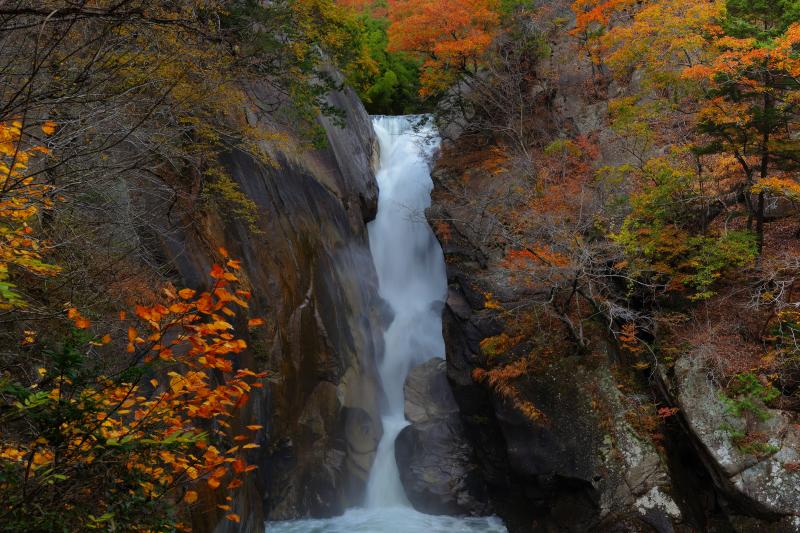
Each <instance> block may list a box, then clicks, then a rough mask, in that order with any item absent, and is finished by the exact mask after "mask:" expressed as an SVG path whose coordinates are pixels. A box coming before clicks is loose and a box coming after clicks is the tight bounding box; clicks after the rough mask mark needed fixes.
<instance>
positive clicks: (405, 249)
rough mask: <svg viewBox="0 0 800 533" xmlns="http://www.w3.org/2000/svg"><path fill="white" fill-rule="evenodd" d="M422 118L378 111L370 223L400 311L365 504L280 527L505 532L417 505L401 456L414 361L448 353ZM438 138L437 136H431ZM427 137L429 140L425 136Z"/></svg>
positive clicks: (383, 289) (381, 271)
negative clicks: (428, 216) (429, 216)
mask: <svg viewBox="0 0 800 533" xmlns="http://www.w3.org/2000/svg"><path fill="white" fill-rule="evenodd" d="M416 118H418V117H375V118H374V119H373V125H374V127H375V132H376V134H377V137H378V140H379V142H380V150H381V151H380V153H381V159H380V168H379V170H378V175H377V180H378V187H379V190H380V192H379V197H378V214H377V216H376V218H375V220H374V221H373V222H371V223H370V224H369V227H368V229H369V244H370V250H371V252H372V257H373V260H374V262H375V269H376V271H377V274H378V283H379V291H380V295H381V297H382V298H383V299H384V300H385V301H386V302H387V303H388V304H389V306H390V307H391V309H392V311H393V313H394V317H393V320H392V322H391V324H390V325H389V327H388V328H387V330H386V331H385V332H384V341H385V353H384V357H383V359H382V361H380V363H379V365H378V371H379V374H380V378H381V381H382V384H383V389H384V391H385V394H386V403H385V405H384V409H383V415H382V422H383V437H382V438H381V442H380V444H379V446H378V451H377V454H376V457H375V462H374V464H373V466H372V470H371V472H370V479H369V482H368V484H367V494H366V501H365V506H364V507H363V508H356V509H350V510H348V511H347V512H346V513H345V514H344V515H342V516H340V517H336V518H330V519H320V520H313V519H312V520H294V521H288V522H272V523H268V524H267V531H269V532H278V533H352V532H368V533H451V532H452V533H456V532H458V533H460V532H481V533H504V532H505V531H506V528H505V526H503V524H502V522H501V521H500V520H499V519H498V518H495V517H486V518H457V517H449V516H432V515H426V514H423V513H420V512H418V511H416V510H414V508H413V507H411V504H410V503H409V502H408V499H407V498H406V495H405V492H404V490H403V486H402V484H401V482H400V475H399V473H398V470H397V463H396V461H395V453H394V444H395V440H396V438H397V435H398V434H399V433H400V431H401V430H402V429H403V428H404V427H405V426H406V425H407V424H408V423H407V422H406V419H405V414H404V397H403V385H404V383H405V380H406V376H407V375H408V372H409V371H410V370H411V369H412V368H414V367H415V366H417V365H419V364H421V363H424V362H425V361H427V360H429V359H431V358H434V357H443V356H444V353H445V347H444V339H443V338H442V319H441V312H442V305H443V300H444V298H445V296H446V293H447V276H446V272H445V263H444V256H443V254H442V249H441V247H440V246H439V242H438V241H437V240H436V238H435V236H434V235H433V232H432V231H431V229H430V227H429V226H428V224H427V221H426V220H425V209H426V208H427V207H429V206H430V202H431V199H430V193H431V190H432V189H433V182H432V181H431V177H430V169H429V164H428V160H429V157H430V156H431V154H432V153H433V151H435V149H436V148H437V144H438V141H437V140H435V139H436V136H435V135H433V133H434V132H433V130H432V129H431V127H430V126H423V127H422V128H421V129H419V131H417V130H416V129H415V128H414V124H415V122H416ZM431 139H434V141H431ZM426 140H427V142H426Z"/></svg>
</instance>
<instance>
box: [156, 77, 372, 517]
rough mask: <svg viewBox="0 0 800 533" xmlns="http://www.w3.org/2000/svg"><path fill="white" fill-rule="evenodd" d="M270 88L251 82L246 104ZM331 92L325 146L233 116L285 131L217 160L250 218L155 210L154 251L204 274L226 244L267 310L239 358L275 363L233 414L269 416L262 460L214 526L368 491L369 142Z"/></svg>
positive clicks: (366, 131) (182, 274)
mask: <svg viewBox="0 0 800 533" xmlns="http://www.w3.org/2000/svg"><path fill="white" fill-rule="evenodd" d="M266 91H268V89H266V88H264V87H256V88H254V89H253V90H252V98H253V109H256V108H257V107H258V103H259V101H260V96H262V95H265V94H267V92H266ZM330 103H331V104H333V105H335V106H337V107H338V108H339V109H341V110H342V111H344V113H345V119H344V124H339V123H337V122H334V121H333V120H332V119H328V118H324V117H321V118H320V119H319V123H320V125H321V126H322V127H323V128H324V131H325V134H326V137H327V146H326V147H325V148H322V149H316V150H314V149H309V148H307V147H305V146H304V145H302V143H301V140H300V136H299V133H298V132H296V131H292V129H291V128H289V127H287V126H285V125H283V124H279V123H277V122H270V121H268V120H266V119H263V118H257V116H256V114H255V113H254V112H253V111H250V110H248V111H247V113H246V115H245V116H243V117H241V120H242V121H245V120H246V121H247V123H248V125H249V126H251V127H255V128H260V129H262V130H264V131H266V132H270V133H277V134H279V135H280V136H281V138H282V140H281V141H280V142H277V143H271V144H269V145H265V146H264V147H265V148H266V149H267V150H268V151H269V153H270V154H271V156H272V158H273V160H274V164H266V163H264V162H262V161H259V160H257V159H256V158H254V157H252V156H251V155H249V154H245V153H241V152H238V153H231V154H229V155H228V156H227V157H226V160H225V163H226V165H227V167H228V168H229V170H230V171H231V175H232V177H233V178H234V180H235V181H236V183H237V184H238V186H239V188H240V189H241V191H242V192H243V193H244V194H245V195H246V196H247V197H248V198H249V199H251V200H252V201H254V202H255V204H256V206H257V221H256V223H255V227H253V225H251V224H248V223H247V222H246V221H243V220H240V219H238V218H236V217H235V216H234V215H233V214H232V213H227V212H221V211H218V212H210V213H208V212H206V213H205V214H204V215H202V216H201V217H200V218H199V219H198V218H195V219H194V220H187V221H186V224H184V225H178V229H175V224H174V223H170V222H173V221H170V220H169V213H164V214H163V216H162V219H163V220H162V222H163V227H162V231H159V232H157V233H158V236H157V237H152V239H154V240H156V241H157V246H156V245H154V246H153V248H156V249H157V250H158V252H157V255H159V256H160V257H159V259H160V260H161V261H162V262H163V263H164V264H166V265H170V266H171V267H172V268H173V275H174V277H175V278H177V279H179V280H181V281H182V282H183V283H185V284H186V285H187V286H190V287H202V286H203V284H204V283H206V282H205V280H206V273H207V271H208V269H209V268H210V265H211V264H212V262H213V259H214V253H215V252H214V250H216V249H217V247H219V246H225V247H226V248H227V250H228V251H229V252H230V254H231V256H233V257H236V258H240V259H241V260H242V269H243V273H244V278H245V283H246V284H247V285H249V289H250V290H251V291H252V295H253V299H252V301H251V304H250V305H251V307H253V308H254V311H255V314H256V315H259V316H263V317H265V319H266V321H267V327H266V328H260V329H259V330H253V332H252V333H251V338H249V339H248V344H249V346H250V349H249V350H248V351H247V353H246V354H245V355H244V356H243V357H242V358H241V361H240V364H241V365H243V366H247V367H249V368H257V369H259V370H267V371H270V372H271V373H272V374H271V376H272V378H271V384H270V386H269V388H268V390H265V391H264V393H263V394H254V395H253V396H252V397H251V401H250V403H249V406H248V408H247V409H246V410H245V412H244V413H243V414H242V416H241V419H240V421H239V423H240V424H242V425H245V424H254V423H256V424H261V425H263V426H264V428H265V429H264V430H262V432H261V433H260V435H259V437H258V438H259V442H260V444H261V448H260V450H258V451H257V453H255V454H254V455H253V456H252V457H251V462H253V463H255V464H257V465H258V466H259V469H258V470H257V471H256V473H255V475H254V476H253V477H252V478H251V481H250V482H249V484H248V485H247V486H246V487H244V488H243V489H242V490H241V491H240V492H239V495H238V496H237V499H236V500H235V501H234V512H237V513H238V514H239V515H240V516H241V517H242V524H241V525H239V526H236V524H234V523H232V522H228V521H226V520H222V521H221V522H219V526H217V527H216V531H226V530H231V531H233V530H237V531H262V530H263V521H264V520H265V519H271V520H280V519H289V518H295V517H303V516H313V517H323V516H330V515H333V514H336V513H339V512H342V511H343V509H345V508H346V507H348V506H351V505H354V504H356V503H358V502H359V501H360V499H361V497H362V496H363V491H364V487H365V483H366V479H367V475H368V471H369V468H370V465H371V463H372V459H373V456H374V453H375V450H376V447H377V443H378V441H379V439H380V435H381V431H382V430H381V425H380V417H379V416H378V405H379V396H380V388H379V384H378V383H379V382H378V379H377V374H376V370H375V366H374V365H375V360H376V358H377V357H378V356H379V354H380V353H381V350H382V345H381V343H382V340H381V336H380V332H381V327H380V320H379V317H378V316H377V315H376V310H377V309H380V305H379V297H378V293H377V278H376V274H375V272H374V267H373V264H372V259H371V256H370V253H369V248H368V242H367V233H366V222H367V221H369V220H370V219H371V218H372V217H373V216H374V213H375V211H376V208H377V185H376V183H375V180H374V167H375V164H376V161H377V142H376V140H375V138H374V137H373V132H372V125H371V122H370V119H369V117H368V115H367V114H366V112H365V110H364V108H363V106H362V105H361V103H360V101H359V100H358V98H357V96H356V95H355V94H354V93H353V92H352V91H350V90H346V91H344V92H341V93H337V94H333V95H331V96H330ZM195 217H196V215H195ZM244 329H246V328H244ZM234 430H235V428H234ZM222 496H224V495H221V496H219V497H222ZM215 503H220V502H217V501H213V502H212V501H209V502H208V503H207V504H206V505H204V506H203V507H205V508H208V509H214V507H215V505H214V504H215ZM219 518H220V512H219V511H210V512H207V513H198V516H197V517H196V520H195V524H194V525H195V530H200V531H203V530H205V531H208V530H211V529H214V527H215V524H217V522H218V521H219Z"/></svg>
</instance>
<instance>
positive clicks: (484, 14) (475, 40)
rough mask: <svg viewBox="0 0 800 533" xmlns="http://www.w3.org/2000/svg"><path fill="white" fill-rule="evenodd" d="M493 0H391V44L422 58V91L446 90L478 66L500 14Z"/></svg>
mask: <svg viewBox="0 0 800 533" xmlns="http://www.w3.org/2000/svg"><path fill="white" fill-rule="evenodd" d="M498 9H499V6H498V4H497V2H495V1H494V0H436V1H433V2H431V1H428V0H389V21H390V22H391V25H390V26H389V49H390V51H405V52H410V53H414V54H418V55H419V56H420V57H422V58H423V64H422V75H421V83H422V89H421V90H420V94H421V95H423V96H431V95H435V94H438V93H441V92H443V91H445V90H447V89H448V88H449V87H450V86H451V85H452V84H453V83H454V82H455V81H456V80H457V79H458V78H459V77H460V76H461V75H462V74H464V73H467V72H476V71H477V69H478V65H479V64H480V63H481V60H482V56H483V53H484V52H485V51H486V50H487V49H488V48H489V45H490V44H491V43H492V39H493V38H494V36H495V34H496V31H497V29H498V24H499V22H500V16H499V13H498Z"/></svg>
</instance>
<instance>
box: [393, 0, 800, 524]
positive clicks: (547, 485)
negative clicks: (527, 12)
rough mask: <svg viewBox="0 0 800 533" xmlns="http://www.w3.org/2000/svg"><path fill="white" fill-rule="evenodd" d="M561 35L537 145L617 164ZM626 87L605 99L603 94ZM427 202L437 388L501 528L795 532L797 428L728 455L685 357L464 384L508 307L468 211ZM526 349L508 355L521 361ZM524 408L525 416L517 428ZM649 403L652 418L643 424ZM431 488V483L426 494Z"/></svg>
mask: <svg viewBox="0 0 800 533" xmlns="http://www.w3.org/2000/svg"><path fill="white" fill-rule="evenodd" d="M545 3H546V4H552V9H553V10H554V13H555V14H554V15H553V16H555V17H561V18H558V19H557V20H561V21H562V23H563V21H568V20H570V18H571V17H572V14H571V11H570V10H569V4H568V3H567V2H560V1H553V2H545ZM559 35H560V37H558V38H556V39H555V40H553V41H551V42H550V43H549V44H550V46H551V52H552V53H551V55H550V57H548V58H546V59H545V60H543V61H542V62H541V64H540V65H539V66H538V67H537V74H538V76H539V77H540V80H539V82H537V83H536V84H534V85H535V86H534V87H533V89H532V91H531V95H530V101H531V105H532V106H535V112H534V113H532V115H534V116H535V122H536V128H537V129H538V131H540V132H541V135H542V139H540V141H541V144H542V145H544V144H546V143H547V142H549V140H550V139H552V138H554V137H555V138H557V137H559V136H563V135H565V134H566V135H567V136H569V137H579V136H580V137H585V138H590V139H592V140H593V141H594V142H596V144H597V146H598V148H599V154H598V161H597V166H598V167H601V166H602V165H606V164H608V165H620V164H624V163H626V162H628V159H627V158H628V157H629V156H628V155H626V152H625V150H624V149H623V147H621V146H620V145H619V140H618V139H617V138H615V136H614V134H613V133H612V132H611V131H610V129H609V128H608V104H607V100H606V99H605V98H602V97H599V96H598V95H597V94H596V93H595V94H587V91H586V90H585V88H586V87H587V86H592V84H593V80H594V79H595V77H596V76H597V75H598V73H597V72H596V71H594V69H593V67H592V65H591V63H590V62H589V61H588V60H586V59H585V58H584V57H583V55H582V54H579V53H576V49H575V48H574V46H573V44H572V43H571V42H570V38H569V37H568V36H566V35H565V32H561V33H560V34H559ZM634 79H635V76H634ZM625 90H626V88H625V87H623V86H619V85H618V84H615V83H614V82H611V83H610V84H609V85H608V87H607V91H608V95H609V96H621V95H624V94H625ZM460 156H462V157H463V156H464V154H463V153H462V154H460ZM466 158H467V157H465V159H466ZM448 172H449V170H448V169H446V168H440V170H439V171H437V172H435V173H434V181H435V182H436V184H437V187H439V188H440V190H441V189H447V188H448V187H450V189H452V187H453V182H452V181H448V180H450V178H449V177H448ZM495 186H496V185H495V180H494V179H493V178H491V179H486V180H483V181H481V180H480V179H474V180H471V181H470V180H468V179H464V180H463V181H458V182H456V183H455V187H456V188H463V189H464V190H463V191H460V193H459V194H462V196H463V197H465V198H469V199H481V198H491V196H492V194H493V191H492V187H495ZM433 201H434V205H433V207H432V209H431V211H430V212H429V218H430V219H431V220H432V222H433V223H434V225H435V224H436V221H447V223H448V224H449V229H448V231H447V233H446V234H445V235H441V237H442V238H441V240H442V244H443V248H444V251H445V255H446V260H447V264H448V278H449V285H450V290H449V296H448V300H447V306H446V309H445V315H444V329H445V339H446V343H447V376H448V378H449V381H450V384H451V386H452V390H453V394H454V398H455V401H456V403H457V405H458V407H459V410H460V414H461V420H462V422H463V428H464V434H465V435H466V438H467V440H468V441H469V442H470V443H471V446H472V448H473V451H474V457H475V458H476V461H477V464H478V467H479V471H480V473H481V476H482V478H483V480H484V481H485V483H487V485H488V487H489V489H488V492H489V494H490V495H491V496H490V500H491V504H492V505H493V507H494V509H495V510H496V512H498V513H499V514H500V515H501V516H502V517H503V518H504V519H506V521H507V523H508V525H509V529H510V530H511V531H525V532H528V531H658V532H670V531H687V530H691V531H698V530H699V531H800V521H799V520H798V516H797V515H798V509H800V497H798V495H797V493H796V487H797V485H798V479H797V477H796V476H797V469H796V467H795V466H794V465H796V464H797V453H798V445H797V426H796V425H795V424H793V423H792V422H791V418H790V417H789V416H788V415H787V414H786V413H782V412H777V411H775V412H771V413H770V416H769V417H768V418H769V420H768V421H767V422H762V423H761V426H762V427H759V428H758V432H759V434H762V435H764V440H765V442H766V445H767V446H768V447H769V448H768V450H767V453H766V455H763V454H762V456H753V455H752V454H749V455H748V454H742V453H741V450H737V449H736V446H734V444H733V443H732V441H731V431H730V430H727V431H726V430H723V429H722V428H725V427H729V426H734V430H735V426H736V425H737V424H739V425H741V424H742V423H743V421H742V420H740V419H739V420H734V419H733V418H734V417H731V416H730V415H729V414H726V408H725V406H724V405H722V402H721V400H720V394H721V392H722V389H721V387H720V386H719V385H718V384H715V383H713V380H711V379H710V378H709V377H708V372H707V371H706V366H705V363H704V362H703V361H702V358H700V354H699V353H697V350H689V351H687V352H686V353H684V354H682V355H680V356H679V357H678V358H677V361H674V362H673V363H674V364H671V365H670V368H662V369H660V371H661V372H662V375H661V376H660V377H656V376H654V375H653V374H652V373H648V375H643V374H642V373H638V374H637V373H636V372H631V371H630V369H626V366H625V364H624V363H623V362H622V361H621V360H620V355H619V354H618V353H616V352H615V350H614V349H613V347H612V346H611V345H609V346H608V347H606V348H604V349H602V350H599V351H600V352H604V353H601V354H600V355H599V356H598V354H595V356H593V357H587V356H585V355H579V354H578V351H577V350H576V351H575V352H565V353H557V354H554V355H552V356H550V357H549V358H548V359H547V360H546V361H534V362H533V363H532V364H531V367H530V368H528V369H526V372H525V373H524V377H522V378H519V379H517V380H516V381H515V387H516V391H515V392H514V396H513V398H510V397H509V395H508V394H504V393H503V391H501V390H499V389H498V388H497V387H492V386H487V384H486V383H482V382H480V380H478V379H476V377H475V371H476V369H478V370H479V371H480V369H481V368H486V367H487V366H489V365H487V362H488V360H489V359H490V358H491V357H493V354H492V353H490V352H491V350H487V349H485V347H484V346H481V342H482V341H484V340H485V339H489V338H496V336H498V335H500V334H501V333H502V332H503V331H504V329H505V326H506V324H505V323H504V317H503V314H502V313H500V312H498V308H503V307H504V306H507V305H508V306H512V305H514V302H519V301H520V298H519V294H518V291H519V288H518V287H517V286H516V283H515V281H514V279H513V278H510V277H509V276H508V272H507V268H506V267H505V266H504V265H503V258H504V250H502V249H492V247H491V246H482V245H481V244H480V243H478V242H477V241H476V239H474V238H472V237H473V236H474V235H475V234H476V231H475V228H474V225H473V226H472V227H471V226H470V223H471V222H472V223H474V222H475V221H476V220H478V221H480V218H479V217H478V216H477V215H475V216H472V214H471V213H470V212H469V211H467V209H469V207H467V208H465V207H464V203H466V202H464V203H458V202H453V201H452V196H451V195H450V194H438V195H437V194H434V199H433ZM475 204H480V202H479V201H475ZM487 295H491V296H490V298H491V302H490V301H489V298H487ZM529 333H530V335H529V337H530V338H533V337H535V336H536V335H535V334H536V333H537V332H535V331H532V330H531V331H530V332H529ZM528 340H529V339H527V338H523V339H515V340H514V342H513V343H512V345H513V344H517V345H518V346H521V348H520V354H522V356H524V354H525V350H526V348H525V342H526V341H528ZM599 342H601V343H602V341H599ZM512 353H513V348H512ZM495 355H496V354H495ZM526 404H528V405H532V406H534V407H535V408H536V409H538V411H539V412H538V413H537V414H536V415H535V416H533V417H532V416H526V413H525V410H524V409H520V405H523V406H524V405H526ZM647 405H650V406H653V408H652V414H649V415H648V414H645V415H642V413H644V412H645V407H646V406H647ZM655 405H661V406H667V407H668V408H674V411H672V412H674V413H675V415H674V417H672V418H670V419H669V421H668V422H666V423H662V422H660V421H659V418H658V416H655V407H654V406H655ZM653 424H655V427H653ZM412 427H414V426H412ZM409 431H412V430H409ZM454 449H455V448H454ZM442 455H447V454H442ZM458 479H459V476H457V475H456V476H454V477H453V479H452V480H451V481H452V482H453V483H458ZM442 483H443V481H442V480H439V479H436V480H434V481H432V482H431V483H430V486H429V490H430V489H433V488H435V486H437V485H439V484H442ZM417 490H420V489H419V488H417Z"/></svg>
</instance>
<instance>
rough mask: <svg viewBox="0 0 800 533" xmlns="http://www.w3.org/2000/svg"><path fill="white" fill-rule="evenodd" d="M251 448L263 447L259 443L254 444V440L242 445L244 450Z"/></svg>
mask: <svg viewBox="0 0 800 533" xmlns="http://www.w3.org/2000/svg"><path fill="white" fill-rule="evenodd" d="M251 448H261V446H260V445H259V444H253V443H252V442H251V443H250V444H245V445H244V446H242V449H243V450H249V449H251Z"/></svg>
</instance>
